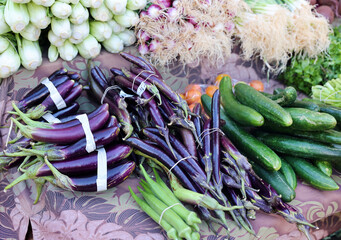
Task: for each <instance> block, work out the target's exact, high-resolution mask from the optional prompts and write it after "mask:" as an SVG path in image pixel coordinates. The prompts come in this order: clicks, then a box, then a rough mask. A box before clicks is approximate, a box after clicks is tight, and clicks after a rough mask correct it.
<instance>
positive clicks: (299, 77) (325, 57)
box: [279, 26, 341, 94]
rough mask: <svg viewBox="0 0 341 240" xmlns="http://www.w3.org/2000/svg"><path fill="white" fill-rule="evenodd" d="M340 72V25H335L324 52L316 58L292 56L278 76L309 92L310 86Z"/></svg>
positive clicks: (325, 80)
mask: <svg viewBox="0 0 341 240" xmlns="http://www.w3.org/2000/svg"><path fill="white" fill-rule="evenodd" d="M339 74H341V26H339V27H335V28H334V31H333V34H331V35H330V46H329V48H328V50H327V53H326V54H322V55H320V56H318V57H317V58H308V57H305V56H298V55H297V56H294V57H293V58H292V59H291V60H290V63H289V64H288V66H287V69H286V71H285V72H284V73H282V74H281V75H280V76H279V78H280V79H281V80H283V81H284V82H285V84H286V85H289V86H294V87H296V89H298V90H300V91H302V92H304V93H306V94H310V93H311V87H312V86H315V85H318V84H321V85H322V84H324V83H326V82H327V81H328V80H331V79H335V78H337V77H338V75H339Z"/></svg>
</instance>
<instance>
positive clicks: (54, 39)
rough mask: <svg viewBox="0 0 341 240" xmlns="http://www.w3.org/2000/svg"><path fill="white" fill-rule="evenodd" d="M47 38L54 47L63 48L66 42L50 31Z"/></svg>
mask: <svg viewBox="0 0 341 240" xmlns="http://www.w3.org/2000/svg"><path fill="white" fill-rule="evenodd" d="M47 38H48V40H49V42H50V43H51V44H52V45H55V46H56V47H61V46H63V44H64V42H65V39H64V38H61V37H59V36H57V35H56V34H54V33H53V31H52V30H50V31H49V32H48V34H47Z"/></svg>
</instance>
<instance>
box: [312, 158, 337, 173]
mask: <svg viewBox="0 0 341 240" xmlns="http://www.w3.org/2000/svg"><path fill="white" fill-rule="evenodd" d="M314 165H315V166H316V167H317V168H318V169H320V171H321V172H323V173H324V174H326V175H327V176H328V177H330V176H331V175H332V173H333V167H332V164H331V163H330V162H327V161H324V160H315V161H314Z"/></svg>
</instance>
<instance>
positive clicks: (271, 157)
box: [201, 94, 281, 170]
mask: <svg viewBox="0 0 341 240" xmlns="http://www.w3.org/2000/svg"><path fill="white" fill-rule="evenodd" d="M201 102H202V104H203V106H204V109H205V111H206V113H207V114H208V115H210V113H211V98H210V97H209V96H208V95H206V94H203V95H202V96H201ZM220 118H221V119H222V120H224V121H225V125H222V126H221V129H222V130H223V132H224V133H225V134H226V135H227V137H228V138H230V140H231V141H232V142H233V143H234V144H235V145H236V147H237V148H238V150H240V151H241V152H243V153H244V154H245V155H246V156H247V157H249V158H250V159H253V160H254V161H256V162H257V163H259V164H261V165H262V166H264V167H265V168H267V169H269V170H279V169H280V168H281V159H280V158H279V157H278V156H277V154H276V153H275V152H274V151H273V150H271V149H270V148H269V147H268V146H266V145H265V144H263V143H262V142H261V141H259V140H258V139H257V138H255V137H254V136H252V135H251V134H249V133H247V132H246V131H244V130H243V129H242V128H240V127H239V126H238V125H237V124H236V123H235V122H234V121H233V120H232V119H230V118H229V117H228V116H227V115H226V114H225V112H224V110H223V109H221V111H220Z"/></svg>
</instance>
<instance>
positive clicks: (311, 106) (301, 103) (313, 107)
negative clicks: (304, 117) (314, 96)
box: [289, 100, 320, 112]
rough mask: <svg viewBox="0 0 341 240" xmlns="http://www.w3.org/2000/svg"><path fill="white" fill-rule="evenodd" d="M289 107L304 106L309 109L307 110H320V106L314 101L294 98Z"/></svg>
mask: <svg viewBox="0 0 341 240" xmlns="http://www.w3.org/2000/svg"><path fill="white" fill-rule="evenodd" d="M289 107H297V108H305V109H309V110H311V111H314V112H319V111H320V107H319V106H318V105H317V104H316V103H313V102H308V101H299V100H296V101H295V102H294V103H292V104H291V105H289Z"/></svg>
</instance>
